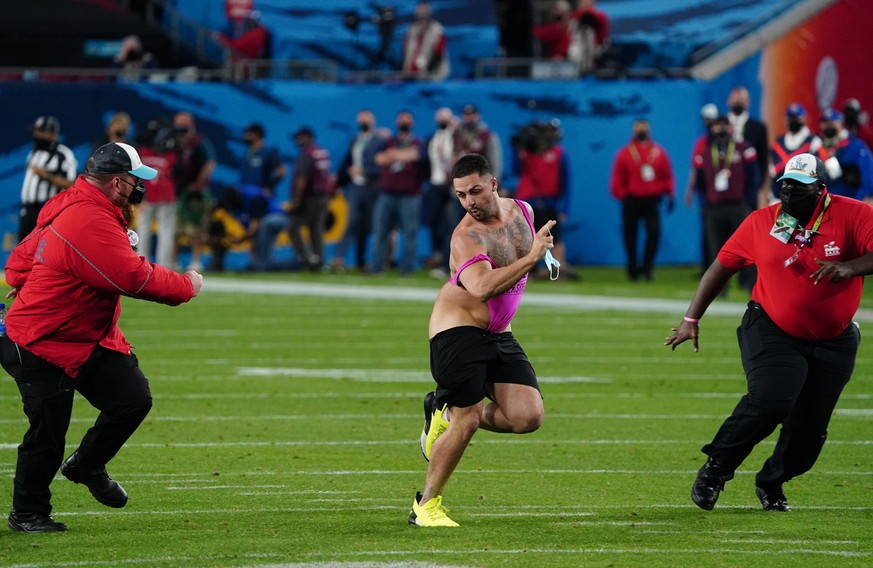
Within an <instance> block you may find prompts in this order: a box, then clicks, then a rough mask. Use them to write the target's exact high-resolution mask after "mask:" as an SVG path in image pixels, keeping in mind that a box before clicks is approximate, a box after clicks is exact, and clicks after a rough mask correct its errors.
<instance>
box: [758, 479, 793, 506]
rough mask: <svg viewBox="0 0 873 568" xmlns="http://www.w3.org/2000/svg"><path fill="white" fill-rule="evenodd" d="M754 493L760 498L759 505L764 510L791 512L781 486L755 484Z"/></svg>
mask: <svg viewBox="0 0 873 568" xmlns="http://www.w3.org/2000/svg"><path fill="white" fill-rule="evenodd" d="M755 495H757V496H758V499H760V500H761V505H762V506H763V507H764V510H765V511H777V512H779V513H790V512H791V507H789V506H788V499H786V498H785V493H783V492H782V488H781V487H761V486H760V485H755Z"/></svg>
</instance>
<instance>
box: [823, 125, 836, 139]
mask: <svg viewBox="0 0 873 568" xmlns="http://www.w3.org/2000/svg"><path fill="white" fill-rule="evenodd" d="M821 133H822V134H824V137H825V138H833V137H834V136H836V135H837V129H836V127H834V126H828V127H826V128H822V129H821Z"/></svg>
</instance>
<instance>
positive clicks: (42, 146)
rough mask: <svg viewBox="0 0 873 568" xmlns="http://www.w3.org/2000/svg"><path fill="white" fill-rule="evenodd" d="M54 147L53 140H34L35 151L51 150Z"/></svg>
mask: <svg viewBox="0 0 873 568" xmlns="http://www.w3.org/2000/svg"><path fill="white" fill-rule="evenodd" d="M51 147H52V141H51V140H43V139H42V138H34V139H33V149H34V150H50V149H51Z"/></svg>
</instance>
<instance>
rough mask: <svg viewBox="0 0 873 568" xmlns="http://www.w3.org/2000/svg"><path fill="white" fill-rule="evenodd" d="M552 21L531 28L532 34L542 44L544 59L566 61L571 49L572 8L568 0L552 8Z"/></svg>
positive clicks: (541, 51) (556, 3)
mask: <svg viewBox="0 0 873 568" xmlns="http://www.w3.org/2000/svg"><path fill="white" fill-rule="evenodd" d="M550 15H551V21H550V22H548V23H544V24H538V25H535V26H533V28H531V33H533V36H534V37H535V38H537V39H538V40H539V42H540V54H541V55H542V57H543V58H544V59H558V60H562V59H566V58H567V52H568V50H569V49H570V39H571V35H572V30H571V28H570V16H571V15H572V8H571V7H570V3H569V2H567V0H556V1H555V2H554V3H553V4H552V7H551V14H550Z"/></svg>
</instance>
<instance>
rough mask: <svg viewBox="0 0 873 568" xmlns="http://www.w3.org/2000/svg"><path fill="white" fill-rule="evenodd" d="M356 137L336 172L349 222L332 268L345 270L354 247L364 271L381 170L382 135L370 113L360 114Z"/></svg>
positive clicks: (384, 135) (373, 116) (383, 136)
mask: <svg viewBox="0 0 873 568" xmlns="http://www.w3.org/2000/svg"><path fill="white" fill-rule="evenodd" d="M356 120H357V125H358V133H357V134H356V135H355V137H354V138H353V139H352V141H351V144H349V149H348V151H347V152H346V155H345V157H344V158H343V161H342V163H341V164H340V167H339V170H338V171H337V185H338V186H339V187H341V188H342V191H343V193H344V194H345V198H346V201H348V204H349V221H348V224H347V225H346V231H345V233H344V234H343V236H342V239H341V240H340V243H339V246H338V247H337V251H336V256H335V257H334V259H333V266H334V268H335V269H337V270H342V269H343V268H344V267H345V255H346V249H348V248H349V245H350V244H352V243H354V245H355V265H356V266H357V268H358V269H359V270H363V269H364V264H365V262H366V258H367V238H368V237H369V235H370V230H371V229H372V225H373V205H374V204H375V203H376V198H377V197H378V195H379V175H380V173H381V171H382V170H381V168H380V167H379V166H378V165H377V164H376V153H377V152H379V150H381V149H382V145H383V144H384V141H385V139H386V138H387V137H388V136H389V135H390V134H384V133H383V132H381V129H377V128H376V116H375V115H374V114H373V111H371V110H366V109H365V110H361V111H359V112H358V115H357V117H356Z"/></svg>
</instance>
